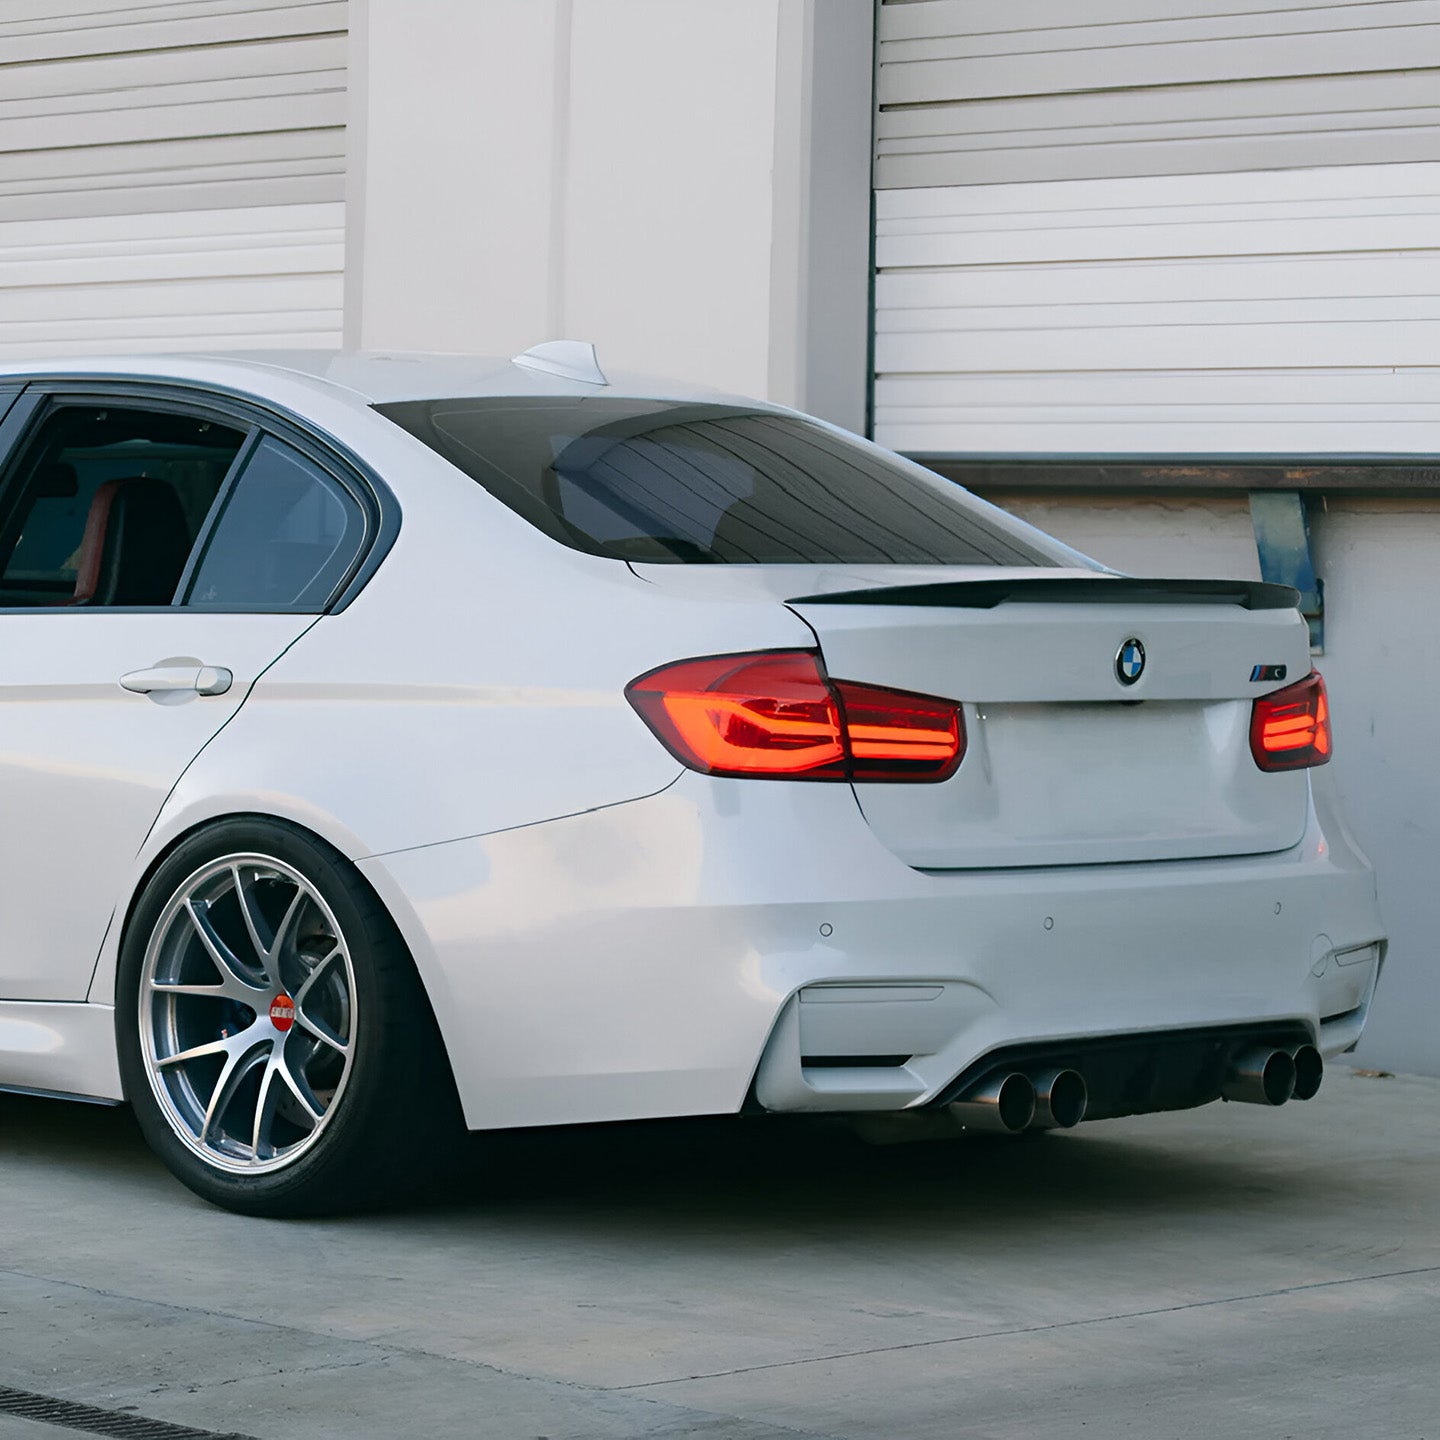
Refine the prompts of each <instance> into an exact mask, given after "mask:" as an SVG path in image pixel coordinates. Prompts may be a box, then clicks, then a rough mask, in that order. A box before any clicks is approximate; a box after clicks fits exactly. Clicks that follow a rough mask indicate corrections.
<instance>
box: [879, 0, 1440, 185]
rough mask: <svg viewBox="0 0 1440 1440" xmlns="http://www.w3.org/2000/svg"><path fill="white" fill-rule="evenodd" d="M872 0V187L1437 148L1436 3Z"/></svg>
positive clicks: (1203, 167) (1227, 167)
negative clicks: (875, 64) (875, 2)
mask: <svg viewBox="0 0 1440 1440" xmlns="http://www.w3.org/2000/svg"><path fill="white" fill-rule="evenodd" d="M1078 13H1079V12H1077V10H1076V9H1075V7H1073V6H1071V5H1063V4H1058V3H1052V0H1016V3H1014V4H1005V5H999V4H993V3H990V0H976V3H971V0H963V3H952V0H912V3H905V4H901V3H895V0H888V3H885V4H883V5H882V6H881V10H880V23H879V80H878V99H879V114H878V117H877V126H876V184H877V186H878V187H879V188H881V189H891V188H904V187H910V186H915V187H927V186H935V185H950V184H971V185H974V184H995V183H1005V182H1009V181H1015V180H1029V179H1035V180H1049V179H1062V178H1064V179H1085V178H1092V177H1100V176H1112V175H1115V176H1125V175H1160V174H1200V173H1207V172H1224V171H1234V170H1247V169H1254V170H1259V169H1269V168H1302V167H1310V166H1325V165H1336V164H1379V163H1394V162H1397V161H1420V160H1436V159H1440V125H1437V123H1436V122H1437V120H1440V5H1437V4H1436V3H1435V0H1376V3H1369V4H1332V5H1324V4H1319V5H1316V4H1311V5H1288V6H1283V7H1282V6H1279V5H1272V4H1270V3H1265V4H1253V5H1252V4H1248V3H1247V4H1241V3H1239V0H1234V3H1231V0H1224V3H1221V0H1185V3H1178V0H1176V3H1172V0H1113V3H1111V0H1097V3H1095V4H1092V5H1087V6H1086V7H1085V8H1084V16H1083V18H1084V22H1085V23H1084V24H1077V23H1076V17H1077V14H1078Z"/></svg>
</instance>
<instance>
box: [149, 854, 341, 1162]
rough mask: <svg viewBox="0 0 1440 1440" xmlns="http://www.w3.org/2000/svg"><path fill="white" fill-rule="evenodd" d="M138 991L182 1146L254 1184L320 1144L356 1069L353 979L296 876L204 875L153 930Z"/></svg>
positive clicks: (156, 1073) (250, 861)
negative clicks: (250, 1178)
mask: <svg viewBox="0 0 1440 1440" xmlns="http://www.w3.org/2000/svg"><path fill="white" fill-rule="evenodd" d="M140 987H141V988H140V997H139V998H140V1008H139V1020H140V1044H141V1055H142V1057H143V1059H144V1062H145V1070H146V1074H147V1076H148V1078H149V1081H150V1088H151V1089H152V1090H153V1091H154V1093H155V1098H156V1100H157V1101H158V1102H159V1104H160V1108H161V1111H162V1112H163V1113H164V1115H165V1117H166V1119H167V1120H168V1121H169V1123H170V1127H171V1129H172V1130H174V1132H175V1134H176V1135H177V1136H178V1137H179V1139H180V1140H181V1141H182V1142H183V1143H184V1144H186V1145H187V1146H188V1147H189V1148H190V1149H191V1150H193V1151H194V1152H195V1153H196V1154H197V1155H198V1156H199V1157H200V1158H201V1159H202V1160H204V1161H205V1162H206V1163H207V1164H208V1165H211V1166H214V1167H215V1168H217V1169H221V1170H225V1171H228V1172H231V1173H236V1174H246V1175H258V1174H265V1173H267V1172H270V1171H274V1170H278V1169H281V1168H282V1167H284V1166H286V1165H289V1164H292V1163H293V1162H294V1161H296V1160H297V1159H299V1158H300V1156H301V1155H303V1154H304V1153H305V1152H306V1151H308V1150H309V1149H310V1148H311V1147H312V1146H313V1145H314V1144H315V1142H316V1141H317V1140H318V1139H319V1138H320V1135H321V1134H322V1132H323V1131H324V1130H325V1127H326V1126H327V1125H328V1124H329V1123H330V1121H331V1119H332V1118H333V1116H334V1114H335V1112H336V1108H337V1106H338V1105H339V1103H340V1100H341V1097H342V1096H343V1094H344V1090H345V1082H346V1080H347V1079H348V1078H349V1075H350V1069H351V1065H352V1062H353V1060H354V1037H355V1033H356V1031H355V1025H356V995H355V970H354V966H353V965H352V963H351V959H350V951H349V948H348V947H347V945H346V943H345V937H344V935H343V934H342V933H341V931H340V926H339V924H338V923H337V922H336V919H335V916H334V914H333V913H332V911H331V909H330V907H329V906H328V905H327V904H326V903H325V901H324V899H323V898H322V897H321V896H320V894H319V892H318V891H317V890H316V889H315V887H314V886H313V885H312V884H310V882H309V881H308V880H306V879H305V877H304V876H303V875H302V874H301V873H300V872H299V871H298V870H296V869H294V867H293V866H290V865H287V864H285V863H284V861H281V860H276V859H275V858H274V857H272V856H268V855H258V854H237V855H225V856H222V857H221V858H220V859H217V860H212V861H210V862H209V863H208V864H206V865H204V866H202V867H201V868H200V869H199V870H197V871H195V873H194V874H192V875H191V876H190V877H189V878H188V879H187V880H186V881H185V882H184V884H182V885H181V886H180V888H179V889H178V890H177V891H176V892H175V894H174V895H173V896H171V898H170V901H169V903H168V904H167V905H166V906H165V909H164V911H163V913H162V914H161V916H160V920H159V923H158V924H157V925H156V926H155V929H154V932H153V933H152V935H151V937H150V943H149V945H148V947H147V948H146V951H145V960H144V964H143V967H142V970H141V977H140Z"/></svg>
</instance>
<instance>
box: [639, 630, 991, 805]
mask: <svg viewBox="0 0 1440 1440" xmlns="http://www.w3.org/2000/svg"><path fill="white" fill-rule="evenodd" d="M625 694H626V696H627V698H628V699H629V701H630V703H631V704H632V705H633V706H634V707H635V709H636V710H637V711H638V712H639V713H640V716H641V718H642V719H643V720H644V721H645V722H646V724H648V725H649V726H650V728H651V729H652V730H653V731H654V732H655V734H656V735H657V736H658V737H659V739H660V740H661V741H662V742H663V744H664V745H665V746H666V747H667V748H668V749H669V750H670V752H671V753H672V754H673V755H675V756H676V757H677V758H678V759H680V760H682V761H684V763H685V764H686V765H689V766H690V767H691V768H692V769H695V770H701V771H704V772H705V773H706V774H709V775H734V776H748V777H765V776H768V777H770V778H772V779H790V780H849V779H855V780H944V779H946V778H947V777H948V776H950V775H953V774H954V773H955V768H956V766H958V765H959V763H960V761H961V759H962V757H963V756H964V753H965V728H964V720H963V718H962V716H961V712H960V706H959V705H958V704H956V703H955V702H954V701H951V700H938V699H934V698H932V697H930V696H927V695H911V694H909V693H907V692H905V691H902V690H886V689H881V688H878V687H876V686H873V685H853V684H850V683H848V682H846V681H832V680H830V679H829V678H828V677H827V676H826V675H825V672H824V671H823V670H822V669H821V668H820V661H819V658H818V657H817V656H816V655H815V654H814V653H813V652H812V651H809V650H775V651H768V652H765V653H762V654H754V655H714V656H710V657H708V658H706V659H703V660H682V661H680V662H679V663H678V664H675V665H665V666H662V667H661V668H660V669H658V670H652V671H650V672H649V673H648V674H646V675H642V676H640V678H639V679H638V680H634V681H632V682H631V683H630V684H629V685H628V686H627V687H626V689H625Z"/></svg>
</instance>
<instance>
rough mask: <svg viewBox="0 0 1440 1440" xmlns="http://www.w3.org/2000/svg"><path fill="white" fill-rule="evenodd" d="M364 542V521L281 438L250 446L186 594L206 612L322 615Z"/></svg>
mask: <svg viewBox="0 0 1440 1440" xmlns="http://www.w3.org/2000/svg"><path fill="white" fill-rule="evenodd" d="M364 538H365V515H364V512H363V511H362V510H361V509H360V506H359V505H358V503H357V502H356V501H355V499H354V497H353V496H352V495H351V494H350V493H349V491H347V490H346V489H345V487H344V486H343V485H342V484H341V483H340V482H339V481H338V480H336V479H335V478H334V477H333V476H332V475H329V474H327V473H326V472H325V471H324V470H322V469H321V468H320V467H319V466H318V465H315V464H313V463H312V462H311V461H309V460H307V459H306V458H305V456H303V455H301V454H300V453H299V452H298V451H296V450H292V449H291V448H290V447H289V446H288V445H285V444H282V443H281V442H280V441H279V440H275V439H273V438H269V437H267V438H266V439H264V440H262V441H261V442H260V444H259V445H257V446H256V447H255V450H254V452H253V454H252V455H251V456H250V458H249V460H247V461H246V464H245V468H244V470H243V471H241V473H240V477H239V479H238V480H237V482H236V484H235V488H234V490H233V491H232V492H231V494H230V496H229V498H228V499H227V500H226V502H225V508H224V510H223V511H222V512H221V514H220V518H219V521H218V523H217V524H216V526H215V529H214V530H213V531H212V532H211V535H210V538H209V540H208V541H207V542H206V545H205V551H204V554H203V555H202V556H201V558H200V563H199V565H198V566H197V567H196V570H195V575H194V578H193V579H192V580H191V582H190V588H189V590H188V592H187V594H186V599H185V603H186V604H187V605H192V606H198V607H201V608H204V609H210V610H291V609H295V610H323V609H324V608H325V606H326V604H327V603H328V602H329V600H330V599H331V597H332V596H333V595H334V593H335V591H336V590H337V589H338V588H339V586H340V583H341V582H342V581H343V580H344V579H345V577H346V575H347V574H348V573H349V570H350V567H351V565H352V563H353V562H354V560H355V557H356V555H358V554H359V551H360V546H361V544H362V543H363V541H364Z"/></svg>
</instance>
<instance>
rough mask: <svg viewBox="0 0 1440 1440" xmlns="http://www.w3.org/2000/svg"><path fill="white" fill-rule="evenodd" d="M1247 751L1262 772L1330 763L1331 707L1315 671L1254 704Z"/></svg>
mask: <svg viewBox="0 0 1440 1440" xmlns="http://www.w3.org/2000/svg"><path fill="white" fill-rule="evenodd" d="M1250 750H1251V753H1252V754H1253V755H1254V756H1255V763H1256V764H1257V765H1258V766H1259V767H1260V768H1261V769H1262V770H1304V769H1307V768H1309V767H1310V766H1313V765H1324V764H1326V763H1327V762H1328V761H1329V759H1330V750H1331V736H1330V704H1329V701H1328V700H1327V699H1326V697H1325V682H1324V681H1323V680H1322V679H1321V678H1320V674H1319V672H1318V671H1315V670H1312V671H1311V672H1310V674H1308V675H1307V676H1306V677H1305V678H1304V679H1303V680H1301V681H1299V682H1298V683H1297V684H1295V685H1287V686H1286V687H1285V688H1284V689H1283V690H1276V691H1274V692H1273V693H1272V694H1269V695H1262V696H1261V697H1260V698H1259V699H1258V700H1257V701H1256V702H1255V709H1254V713H1253V714H1252V715H1251V717H1250Z"/></svg>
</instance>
